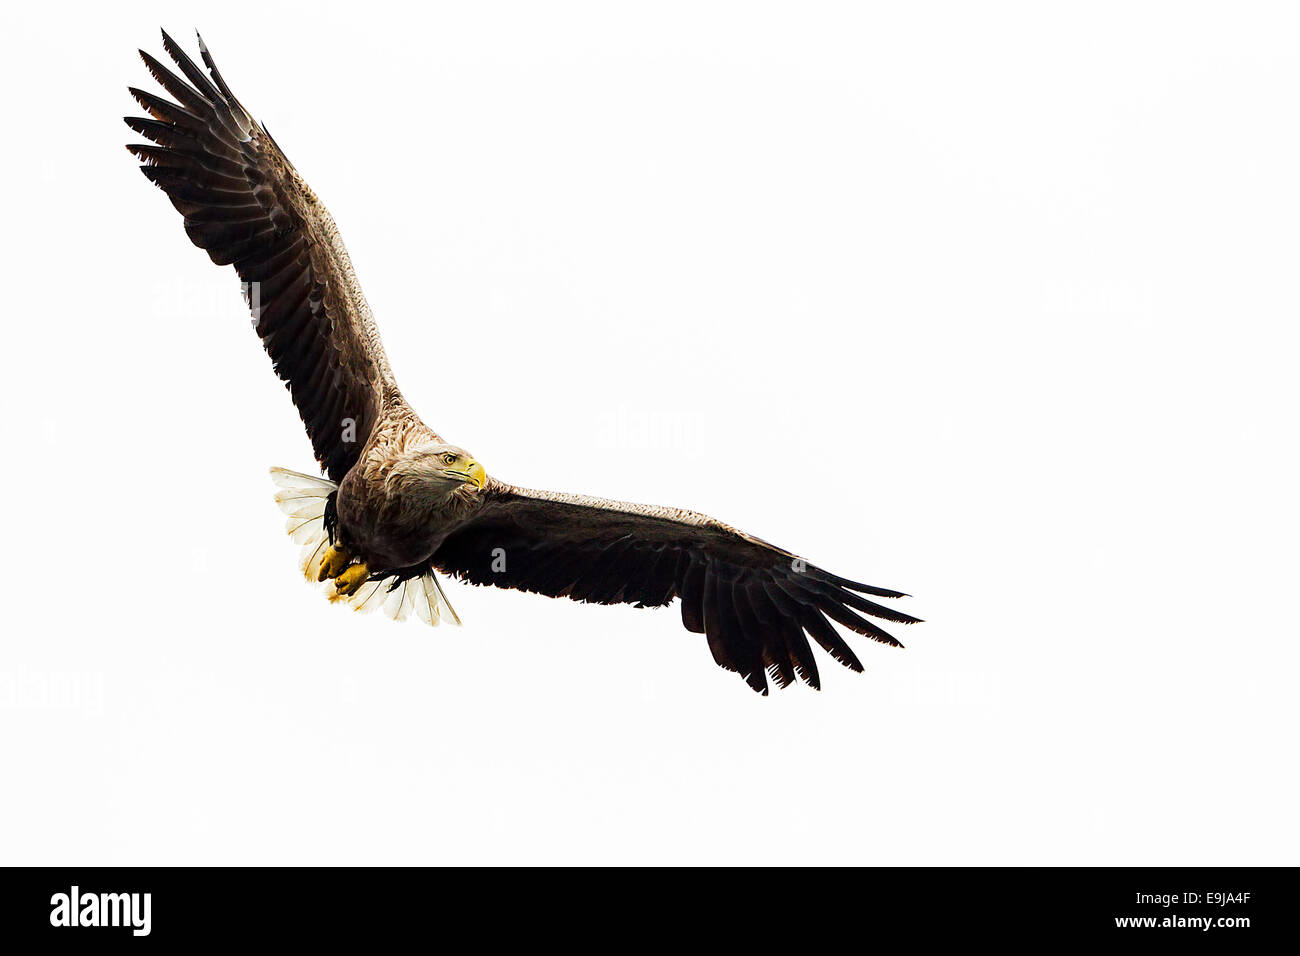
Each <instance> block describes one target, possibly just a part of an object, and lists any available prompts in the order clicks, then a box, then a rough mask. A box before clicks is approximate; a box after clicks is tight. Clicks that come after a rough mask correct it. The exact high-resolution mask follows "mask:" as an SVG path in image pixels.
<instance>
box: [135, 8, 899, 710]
mask: <svg viewBox="0 0 1300 956" xmlns="http://www.w3.org/2000/svg"><path fill="white" fill-rule="evenodd" d="M162 39H163V47H164V48H165V49H166V51H167V53H168V54H169V55H170V56H171V58H172V59H173V60H174V61H175V63H176V65H177V67H178V68H179V69H180V72H181V73H182V74H183V75H184V76H183V78H182V77H180V76H177V75H176V74H175V73H173V72H172V71H171V70H169V69H168V68H167V67H165V66H163V64H162V63H160V62H159V61H158V60H156V59H154V58H153V57H151V56H150V55H149V54H148V53H145V52H144V51H141V52H140V55H141V57H143V58H144V62H145V65H146V66H147V67H148V68H149V72H150V73H152V74H153V77H154V79H155V80H157V81H158V83H159V84H160V85H161V86H162V87H163V89H164V90H166V92H167V93H169V94H170V95H171V97H172V98H173V99H171V100H168V99H165V98H163V97H160V96H156V95H154V94H152V93H148V92H146V91H144V90H138V89H134V88H132V89H131V94H132V95H133V96H134V97H135V98H136V100H138V101H139V103H140V104H141V106H143V107H144V109H145V111H146V112H147V113H148V114H149V115H148V117H128V118H127V120H126V122H127V125H128V126H130V127H131V129H133V130H135V131H136V132H137V133H139V134H140V135H141V136H143V137H145V138H146V139H148V140H149V141H150V142H149V143H147V144H132V145H130V146H128V147H127V148H128V149H129V150H130V151H131V153H133V154H134V155H135V156H136V157H137V158H138V159H139V160H140V161H141V162H142V163H143V165H142V166H141V169H140V171H141V172H143V173H144V175H145V176H146V177H148V178H149V179H150V180H151V181H152V182H153V183H154V184H155V185H157V186H159V187H160V188H161V189H162V190H163V191H164V192H165V193H166V194H167V197H168V198H169V199H170V200H171V201H172V204H173V205H174V206H175V207H176V208H177V209H178V210H180V212H181V215H182V216H184V217H185V231H186V233H188V234H189V237H190V239H191V240H192V241H193V242H194V244H195V245H197V246H198V247H200V248H201V249H203V250H204V251H205V252H207V254H208V255H209V256H210V257H211V259H212V261H213V262H215V263H217V264H218V265H233V266H234V267H235V270H236V271H237V272H238V273H239V276H240V278H241V279H242V280H243V283H244V290H245V294H246V296H247V298H248V299H249V304H250V306H251V308H252V310H253V315H254V318H255V320H256V328H257V333H258V335H259V336H261V339H262V344H263V346H265V348H266V351H267V352H268V353H269V354H270V356H271V359H272V362H273V363H274V366H275V371H276V374H278V375H279V376H280V378H281V379H283V380H284V381H285V382H286V384H287V386H288V389H289V392H290V394H291V395H292V397H293V402H294V404H295V405H296V406H297V408H298V412H299V414H300V415H301V416H302V420H303V423H304V424H305V425H306V427H307V434H308V436H309V437H310V438H311V442H312V447H313V448H314V450H315V454H316V459H317V461H318V462H319V463H320V465H321V468H322V470H323V471H324V473H325V475H326V476H327V479H321V478H315V477H312V476H310V475H303V474H300V473H297V472H291V471H287V470H285V469H279V468H276V469H272V476H273V478H274V479H275V482H276V484H277V485H278V491H277V493H276V500H277V501H278V502H279V503H280V505H281V507H282V508H283V510H284V511H285V512H286V513H287V514H288V515H289V518H288V529H289V533H290V534H291V536H292V537H293V538H294V539H295V540H296V541H298V542H300V543H301V544H302V545H303V556H302V567H303V571H304V572H305V574H306V575H307V576H308V578H309V579H310V580H312V581H320V582H325V586H326V588H327V589H328V592H329V594H330V596H331V598H333V599H335V600H340V601H344V602H346V603H349V604H351V605H352V606H353V607H355V608H360V609H370V608H375V607H382V608H384V609H385V610H386V611H387V612H388V613H390V614H392V616H394V617H396V618H399V619H400V618H404V617H406V616H408V615H410V614H415V615H416V616H418V617H420V618H421V619H422V620H424V621H426V622H428V623H430V624H437V623H438V621H439V619H440V617H441V616H442V615H443V614H446V615H448V616H450V617H451V618H452V619H453V620H455V619H456V617H455V612H454V611H452V609H451V607H450V605H449V604H448V603H447V601H446V597H445V596H444V594H443V592H442V589H441V587H440V585H439V582H438V580H437V578H436V577H435V574H434V572H435V571H441V572H443V573H445V574H448V575H451V576H453V577H456V578H460V579H461V580H463V581H468V582H470V583H472V584H491V585H495V586H497V587H503V588H516V589H518V590H521V591H531V592H534V593H537V594H545V595H548V596H550V597H567V598H571V599H573V600H575V601H592V602H596V603H599V604H620V603H621V604H632V605H635V606H637V607H660V606H664V605H667V604H670V603H671V602H672V601H673V599H674V598H676V599H680V601H681V614H682V623H683V624H684V625H685V626H686V628H687V629H688V630H690V631H694V632H695V633H698V634H703V635H705V639H706V640H707V642H708V645H709V650H710V651H711V652H712V653H713V658H714V660H715V661H717V662H718V664H719V665H721V666H722V667H724V668H726V669H727V670H731V671H735V672H737V673H739V674H740V675H741V676H743V677H744V679H745V681H746V682H747V683H748V684H749V686H750V687H752V688H753V689H754V690H756V691H760V692H762V693H767V687H768V680H769V679H771V680H772V681H773V682H774V683H776V684H777V686H779V687H785V686H786V685H788V684H790V683H791V682H792V681H794V680H795V679H796V678H800V679H802V680H804V681H805V682H807V683H808V684H810V685H811V686H813V687H818V686H819V685H820V680H819V678H818V674H817V662H816V660H815V658H814V656H813V653H812V650H811V648H810V646H809V643H808V638H809V637H811V638H812V639H813V640H814V641H816V642H817V643H818V644H820V645H821V646H822V647H823V648H825V650H826V651H827V652H828V653H829V654H830V655H831V656H832V657H834V658H835V659H836V660H837V661H839V662H840V663H842V664H844V665H845V666H847V667H849V668H850V669H852V670H855V671H860V670H862V664H861V663H860V662H859V661H858V658H857V656H856V655H855V654H854V653H853V650H852V649H851V648H850V647H849V645H848V643H847V642H846V641H845V639H844V637H843V636H842V635H841V634H840V633H839V632H838V631H837V630H836V628H835V627H834V626H833V624H832V622H834V623H835V624H839V625H841V626H843V627H845V628H847V629H848V630H850V631H852V632H854V633H857V634H861V635H863V636H865V637H869V638H871V639H873V640H876V641H881V642H883V643H886V644H892V645H896V646H897V645H898V641H896V640H895V639H894V638H893V637H892V636H890V635H889V634H888V633H886V632H885V631H884V630H883V629H881V628H880V627H879V626H878V625H876V624H875V623H873V622H872V621H871V620H868V618H869V617H870V618H878V619H882V620H886V621H894V622H899V623H904V624H906V623H911V622H913V621H915V620H916V618H913V617H911V616H909V615H907V614H903V613H901V612H899V611H896V610H892V609H890V608H888V607H885V606H883V605H881V604H878V603H876V602H875V601H871V600H868V599H867V598H866V597H864V595H871V596H872V597H879V598H898V597H905V596H906V595H904V594H901V593H900V592H898V591H889V590H886V589H884V588H877V587H871V586H870V585H866V584H859V583H858V582H856V581H850V580H847V579H846V578H842V577H839V576H838V575H835V574H831V573H830V572H828V571H824V570H822V569H821V568H819V567H816V566H815V565H813V564H811V563H808V562H806V561H804V560H802V559H801V558H799V557H797V556H796V555H795V554H793V553H791V552H789V551H785V550H783V549H781V548H778V547H775V546H774V545H771V544H768V543H767V542H766V541H762V540H760V539H758V538H755V537H753V536H751V535H748V534H746V533H744V532H743V531H739V530H737V529H735V528H732V527H729V526H728V525H725V524H723V523H722V522H720V521H717V520H715V519H713V518H710V517H708V516H707V515H702V514H697V513H696V512H693V511H683V510H681V509H678V508H663V507H653V506H649V505H636V504H626V503H624V502H619V501H607V500H604V499H602V498H589V497H586V496H583V495H570V494H561V493H554V492H543V491H530V490H528V489H527V488H520V487H517V486H515V485H511V484H507V483H506V482H503V481H500V480H498V479H496V478H494V477H489V476H488V475H487V474H486V472H485V471H484V468H483V466H482V465H480V464H479V463H478V462H477V461H475V460H474V457H473V456H472V455H471V454H470V453H469V452H467V451H465V450H464V449H463V448H458V447H456V446H454V445H450V444H448V443H447V442H445V441H444V440H443V439H442V438H441V437H439V436H438V435H437V434H435V433H434V432H433V430H432V429H430V428H429V427H428V426H427V425H425V424H424V422H423V421H421V420H420V417H419V416H418V415H416V413H415V411H414V410H413V409H412V408H411V407H410V405H409V404H407V402H406V400H405V399H404V398H403V397H402V393H401V391H400V390H399V389H398V387H397V383H396V382H395V381H394V380H393V374H392V372H391V370H390V369H389V366H388V360H387V358H386V357H385V355H384V349H383V346H382V344H381V343H380V340H379V332H378V330H377V329H376V328H375V321H374V317H373V316H372V315H371V313H370V307H369V306H368V305H367V304H366V300H365V297H364V296H363V295H362V294H361V287H360V285H359V284H358V282H357V278H356V275H355V274H354V273H353V271H352V264H351V262H350V261H349V259H348V253H347V250H346V249H344V247H343V242H342V240H341V239H340V237H339V232H338V229H337V228H336V227H335V225H334V220H333V219H331V218H330V214H329V213H328V212H327V211H326V209H325V207H324V206H323V205H321V202H320V200H319V199H317V198H316V195H315V193H313V192H312V191H311V188H310V187H309V186H308V185H307V183H306V182H304V181H303V179H302V177H301V176H299V175H298V172H297V170H296V169H294V167H293V164H292V163H290V162H289V160H288V159H287V158H286V157H285V155H284V153H283V152H281V151H280V148H279V147H278V146H277V145H276V143H275V141H274V140H273V139H272V138H271V136H270V134H269V133H267V131H266V129H265V128H264V127H263V126H261V125H259V124H258V123H256V122H255V121H254V120H253V118H252V116H251V115H250V114H249V113H248V111H247V110H245V109H244V107H243V106H242V105H241V104H240V102H239V100H237V99H236V98H235V97H234V95H233V94H232V93H231V92H230V88H229V87H228V86H226V83H225V81H224V80H223V79H222V77H221V74H220V73H219V72H218V71H217V67H216V64H215V63H213V61H212V57H211V55H210V54H209V53H208V50H207V47H206V46H205V45H204V43H203V40H202V38H200V39H199V50H200V53H201V56H202V59H203V62H204V64H205V66H206V67H207V72H206V73H205V72H204V71H203V70H202V69H200V68H199V67H198V65H196V64H195V63H194V61H193V60H191V59H190V58H189V57H188V56H187V55H186V54H185V52H184V50H182V49H181V47H180V46H179V45H178V44H177V43H176V42H175V41H174V40H172V38H171V37H169V36H168V35H167V34H166V32H164V33H163V37H162ZM863 615H866V616H865V617H864V616H863Z"/></svg>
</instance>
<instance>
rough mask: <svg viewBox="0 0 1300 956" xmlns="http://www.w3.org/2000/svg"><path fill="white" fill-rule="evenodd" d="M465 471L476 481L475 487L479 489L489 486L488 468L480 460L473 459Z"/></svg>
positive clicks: (470, 478) (471, 479)
mask: <svg viewBox="0 0 1300 956" xmlns="http://www.w3.org/2000/svg"><path fill="white" fill-rule="evenodd" d="M465 473H466V474H467V475H469V480H470V481H472V482H473V483H474V487H476V488H478V489H479V490H482V489H483V488H485V487H487V470H486V469H485V468H484V467H483V466H482V465H480V464H479V463H478V462H476V461H471V462H470V463H469V467H468V468H466V469H465Z"/></svg>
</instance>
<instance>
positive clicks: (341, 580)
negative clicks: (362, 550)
mask: <svg viewBox="0 0 1300 956" xmlns="http://www.w3.org/2000/svg"><path fill="white" fill-rule="evenodd" d="M369 580H370V568H368V567H367V566H366V563H365V562H364V561H362V562H361V563H360V564H354V565H352V566H351V567H349V568H347V569H346V570H344V571H343V573H342V574H339V575H336V576H335V578H334V586H335V587H336V588H338V590H339V594H342V595H348V594H355V593H356V592H357V590H358V589H359V588H360V587H361V585H363V584H365V583H366V582H367V581H369Z"/></svg>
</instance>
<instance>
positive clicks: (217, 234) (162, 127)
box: [126, 32, 387, 481]
mask: <svg viewBox="0 0 1300 956" xmlns="http://www.w3.org/2000/svg"><path fill="white" fill-rule="evenodd" d="M199 44H200V49H201V51H202V57H203V61H204V63H205V64H206V65H207V67H208V69H209V70H210V71H211V78H210V79H209V77H208V76H205V75H204V72H203V70H202V69H201V68H200V67H199V66H198V65H197V64H195V63H194V61H193V60H191V59H190V57H189V56H187V55H186V53H185V51H184V50H182V49H181V48H180V46H179V45H178V44H177V43H176V42H175V41H174V40H172V38H171V37H169V36H168V35H167V34H166V32H164V33H163V47H164V48H165V49H166V51H167V53H168V54H169V55H170V56H171V58H172V59H173V60H174V61H175V63H176V65H177V67H178V68H179V69H180V71H181V73H182V74H184V79H182V78H181V77H180V76H177V75H176V74H175V73H173V72H172V71H171V70H169V69H168V68H167V67H166V66H164V65H163V64H162V63H160V62H159V61H158V60H157V59H155V58H154V57H152V56H150V55H149V54H148V53H145V52H144V51H141V52H140V56H141V58H142V59H143V60H144V63H145V66H146V67H148V69H149V72H150V73H151V74H152V75H153V77H154V79H155V80H157V81H158V83H159V85H160V86H162V88H163V89H164V90H165V91H166V92H167V93H168V94H170V95H171V96H172V97H173V98H174V102H173V101H172V100H167V99H164V98H162V97H160V96H157V95H155V94H153V93H149V92H147V91H144V90H139V89H135V88H132V89H131V95H132V96H134V97H135V98H136V100H137V101H138V102H139V103H140V105H141V106H142V107H144V109H145V111H146V112H148V114H149V116H148V117H127V118H126V123H127V125H128V126H130V127H131V129H133V130H135V131H136V132H137V133H139V134H140V135H141V136H143V137H145V138H146V139H148V140H150V141H151V143H148V144H132V145H129V146H128V147H127V148H128V149H129V150H130V151H131V152H132V153H133V154H134V155H135V156H136V157H138V158H139V159H140V160H141V162H142V163H143V164H144V165H143V166H141V172H143V173H144V175H145V176H146V177H148V179H149V180H150V181H151V182H153V183H154V184H155V185H157V186H158V187H159V188H161V189H162V190H163V191H164V192H165V193H166V194H167V197H168V198H169V199H170V200H171V201H172V205H174V206H175V207H176V208H177V210H179V211H180V213H181V214H182V215H183V216H184V217H185V232H186V233H187V234H188V235H189V237H190V239H191V241H192V242H193V243H194V244H195V245H196V246H198V247H199V248H201V249H203V250H204V251H206V252H207V253H208V255H209V257H210V258H211V259H212V261H213V262H215V263H217V264H218V265H234V267H235V271H236V272H238V274H239V277H240V278H241V279H242V280H243V281H244V294H245V297H246V298H247V299H248V301H249V305H250V308H251V309H252V311H253V315H254V318H255V319H256V322H257V325H256V328H257V333H258V335H259V336H261V339H262V344H263V345H264V346H265V348H266V350H267V352H268V353H269V354H270V356H271V359H272V361H273V362H274V365H275V371H276V374H278V375H279V376H280V378H281V379H283V380H284V381H285V383H286V384H287V386H288V388H289V392H290V394H291V395H292V397H293V401H294V404H295V405H296V406H297V408H298V412H299V414H300V415H301V417H302V420H303V424H304V425H305V426H306V428H307V434H308V436H309V437H310V438H311V441H312V447H313V449H314V451H315V453H316V458H317V460H318V461H319V462H320V463H321V465H322V467H323V468H324V469H325V471H326V472H327V473H328V474H329V476H330V477H331V478H332V479H334V480H335V481H338V480H341V479H342V477H343V475H344V474H346V472H347V470H348V469H349V468H350V467H351V466H352V464H353V463H354V462H355V460H356V457H357V455H358V453H359V452H360V449H361V448H362V447H363V446H364V444H365V440H366V437H367V436H368V434H369V432H370V429H371V427H372V426H373V425H374V422H375V420H376V418H377V417H378V414H379V409H380V405H381V402H382V400H383V393H384V391H383V386H384V385H385V384H386V370H387V365H386V361H385V360H384V358H383V355H382V348H381V347H380V346H379V345H378V341H377V338H376V337H374V336H372V334H371V331H372V330H371V329H369V328H368V327H367V323H368V322H369V321H370V320H369V312H368V309H367V308H366V306H365V303H364V300H359V296H358V295H357V294H355V292H354V291H353V289H354V279H353V277H352V276H351V275H350V270H351V267H350V264H349V263H348V262H347V258H346V252H343V251H341V250H342V246H341V243H339V242H338V239H337V233H336V230H335V229H334V227H333V221H332V220H330V219H329V214H328V212H326V211H325V209H324V207H323V206H321V205H320V204H319V201H318V200H317V199H316V197H315V195H314V194H313V193H312V192H311V190H310V189H309V188H307V187H306V185H305V184H304V183H303V182H302V180H301V179H300V178H299V177H298V176H297V174H296V172H294V170H293V166H292V164H291V163H290V162H289V161H288V159H287V158H286V157H285V156H284V154H283V153H282V152H281V151H280V149H279V147H278V146H276V145H275V143H274V141H273V140H272V139H271V137H270V135H269V134H268V133H267V132H266V130H265V129H264V128H262V127H261V126H259V125H257V124H256V123H255V122H254V121H253V119H252V117H251V116H250V115H249V114H248V112H247V111H246V110H245V109H244V107H243V106H242V105H241V104H240V103H239V101H238V100H237V99H235V97H234V96H233V95H232V94H231V92H230V88H229V87H228V86H227V85H226V82H225V80H224V79H222V77H221V74H220V72H218V70H217V68H216V64H215V63H214V62H213V61H212V57H211V55H210V54H209V53H208V51H207V47H206V46H205V45H204V44H203V41H202V39H200V40H199ZM349 420H350V422H351V423H352V425H351V427H350V428H349V427H348V426H349ZM349 439H351V440H349Z"/></svg>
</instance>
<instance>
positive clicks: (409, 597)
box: [271, 468, 460, 627]
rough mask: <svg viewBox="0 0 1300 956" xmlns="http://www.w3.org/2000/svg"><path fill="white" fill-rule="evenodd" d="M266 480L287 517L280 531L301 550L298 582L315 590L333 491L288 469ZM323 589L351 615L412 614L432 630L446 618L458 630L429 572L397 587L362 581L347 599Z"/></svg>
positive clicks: (331, 486)
mask: <svg viewBox="0 0 1300 956" xmlns="http://www.w3.org/2000/svg"><path fill="white" fill-rule="evenodd" d="M271 480H272V481H273V482H275V485H276V489H277V490H276V492H275V503H276V504H277V505H279V506H280V510H281V511H283V512H284V514H285V516H286V517H285V525H284V527H285V531H286V532H288V534H289V537H290V538H291V539H292V540H293V541H294V542H295V543H297V544H300V545H302V550H301V552H300V553H299V557H298V566H299V567H300V568H301V569H302V573H303V576H304V577H305V578H306V579H307V580H308V581H310V582H312V583H313V584H315V583H316V579H317V578H318V577H319V575H320V567H321V561H322V560H323V559H324V557H325V553H326V552H327V551H328V550H329V546H330V540H329V531H328V529H327V528H326V527H325V509H326V506H327V505H328V503H329V500H330V497H331V496H332V495H333V494H334V492H336V491H337V490H338V485H336V484H335V483H334V482H332V481H329V480H328V479H325V478H317V477H315V476H314V475H304V474H303V473H302V472H299V471H290V470H289V469H287V468H272V469H271ZM325 587H326V588H327V594H328V597H329V599H330V601H331V602H332V603H339V604H347V605H349V606H350V607H351V608H352V609H353V610H354V611H361V612H362V613H369V612H371V611H376V610H381V609H382V610H383V612H384V613H385V614H387V615H388V616H389V617H391V618H392V619H393V620H395V621H404V620H406V619H407V618H408V617H410V616H411V615H412V614H414V615H415V616H416V617H418V618H419V619H420V620H421V621H423V622H424V623H425V624H428V625H430V626H432V627H437V626H438V624H439V623H440V622H441V620H442V615H443V613H444V612H445V613H446V614H447V616H448V620H449V621H450V622H451V623H453V624H457V625H459V624H460V616H459V615H458V614H457V613H456V610H455V608H453V607H452V606H451V602H450V601H448V600H447V595H446V594H445V593H444V592H443V590H442V585H441V583H439V581H438V579H437V577H435V576H434V573H433V571H429V572H428V573H427V574H423V575H420V576H419V577H412V578H407V579H405V580H403V581H401V582H399V583H397V584H396V585H394V584H393V583H392V582H391V581H390V580H386V579H381V580H376V581H367V582H366V583H365V584H363V585H362V586H361V587H360V588H358V589H357V590H356V591H355V592H353V593H352V594H347V595H344V594H339V592H338V590H337V589H335V587H334V584H333V582H330V581H327V582H325Z"/></svg>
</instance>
